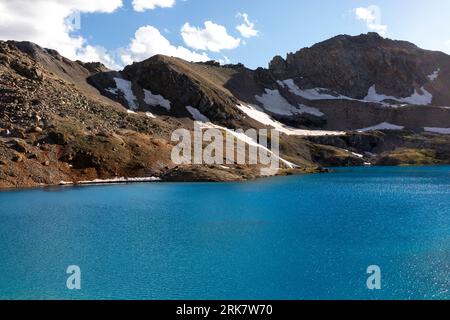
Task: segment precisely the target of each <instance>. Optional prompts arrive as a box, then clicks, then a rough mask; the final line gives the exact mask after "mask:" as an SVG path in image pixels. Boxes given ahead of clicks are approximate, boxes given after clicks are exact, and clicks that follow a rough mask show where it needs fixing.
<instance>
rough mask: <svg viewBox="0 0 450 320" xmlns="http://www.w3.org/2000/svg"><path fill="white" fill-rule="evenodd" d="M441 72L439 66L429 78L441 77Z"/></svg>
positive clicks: (432, 79) (431, 79)
mask: <svg viewBox="0 0 450 320" xmlns="http://www.w3.org/2000/svg"><path fill="white" fill-rule="evenodd" d="M440 72H441V69H440V68H438V69H437V70H435V71H434V72H433V73H432V74H430V75H429V76H428V80H430V81H434V80H436V79H437V78H438V77H439V73H440Z"/></svg>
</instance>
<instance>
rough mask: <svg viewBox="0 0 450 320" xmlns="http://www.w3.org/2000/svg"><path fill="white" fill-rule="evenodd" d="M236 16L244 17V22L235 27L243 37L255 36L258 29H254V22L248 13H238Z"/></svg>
mask: <svg viewBox="0 0 450 320" xmlns="http://www.w3.org/2000/svg"><path fill="white" fill-rule="evenodd" d="M237 17H239V18H242V19H244V23H243V24H241V25H238V26H237V27H236V29H237V30H238V31H239V32H240V33H241V35H242V36H243V37H244V38H251V37H256V36H257V35H258V34H259V31H258V30H256V29H255V24H254V23H253V22H251V21H250V19H249V18H248V14H246V13H238V14H237Z"/></svg>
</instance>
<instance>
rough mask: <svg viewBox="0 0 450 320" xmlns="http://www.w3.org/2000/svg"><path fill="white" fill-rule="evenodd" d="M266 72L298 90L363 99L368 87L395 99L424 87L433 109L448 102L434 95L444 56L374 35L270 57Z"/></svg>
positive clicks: (446, 70)
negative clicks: (431, 97)
mask: <svg viewBox="0 0 450 320" xmlns="http://www.w3.org/2000/svg"><path fill="white" fill-rule="evenodd" d="M269 70H270V73H271V74H273V75H274V77H275V78H276V79H277V80H284V79H295V82H296V83H297V84H298V85H299V86H300V87H302V88H327V89H330V90H333V91H335V92H337V93H340V94H342V95H345V96H348V97H352V98H356V99H363V98H364V97H366V96H367V94H368V91H369V88H370V87H372V86H374V85H375V87H376V89H377V92H378V93H381V94H385V95H387V96H394V97H397V98H401V97H407V96H411V95H412V94H413V93H414V90H419V89H420V88H422V87H425V88H426V89H427V90H429V91H430V92H432V93H436V94H437V96H436V97H435V99H434V101H433V103H434V104H435V105H442V104H444V105H448V104H450V100H449V98H450V97H449V96H447V95H446V94H445V93H443V92H438V91H439V89H440V84H445V83H447V84H448V81H449V77H450V57H449V56H448V55H446V54H444V53H442V52H433V51H427V50H422V49H420V48H418V47H417V46H415V45H414V44H412V43H408V42H405V41H394V40H390V39H385V38H382V37H380V36H379V35H378V34H376V33H369V34H367V35H361V36H357V37H351V36H345V35H341V36H337V37H335V38H332V39H330V40H327V41H324V42H321V43H318V44H316V45H314V46H312V47H311V48H305V49H302V50H300V51H298V52H296V53H291V54H288V55H287V58H286V59H283V58H281V57H276V58H275V59H273V60H272V62H271V63H270V65H269ZM434 76H436V78H435V79H434V80H433V81H430V77H431V78H433V77H434Z"/></svg>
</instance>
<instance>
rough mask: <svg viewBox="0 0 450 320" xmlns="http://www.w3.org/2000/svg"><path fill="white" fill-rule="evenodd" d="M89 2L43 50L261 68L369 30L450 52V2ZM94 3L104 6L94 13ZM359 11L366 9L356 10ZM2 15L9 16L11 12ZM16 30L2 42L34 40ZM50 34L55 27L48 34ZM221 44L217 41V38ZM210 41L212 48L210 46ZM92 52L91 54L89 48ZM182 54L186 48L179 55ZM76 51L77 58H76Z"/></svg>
mask: <svg viewBox="0 0 450 320" xmlns="http://www.w3.org/2000/svg"><path fill="white" fill-rule="evenodd" d="M17 1H18V2H23V3H24V5H25V4H26V3H27V1H28V3H29V4H30V5H34V3H39V2H45V1H49V2H52V1H55V0H33V1H34V2H33V1H32V0H17ZM85 1H87V0H71V2H73V3H75V4H73V5H72V7H70V8H65V9H67V10H65V9H62V8H59V9H60V10H61V13H60V15H67V12H75V11H77V12H81V25H80V27H81V28H80V29H78V30H70V31H67V33H68V35H69V37H70V39H69V40H71V42H70V43H69V42H68V40H67V39H63V35H53V34H52V33H51V32H50V31H49V36H48V37H53V36H54V37H58V38H57V39H55V40H54V41H53V42H51V41H46V39H47V38H45V37H43V36H42V37H41V39H39V37H37V38H38V39H39V41H40V42H48V43H45V44H43V45H46V46H50V47H51V46H52V44H54V46H56V48H55V49H59V48H58V46H60V47H61V48H60V51H63V54H64V52H65V51H66V50H67V55H68V56H69V57H70V58H72V56H73V55H77V56H78V57H81V58H84V60H89V59H93V58H99V59H102V58H103V57H105V56H107V57H108V59H110V60H107V61H108V62H110V64H111V61H115V63H117V65H121V64H123V63H124V62H127V61H128V62H130V61H132V60H141V59H144V58H146V55H151V54H154V53H159V52H157V51H158V50H159V49H160V48H163V49H161V50H162V51H163V52H162V53H165V54H170V53H173V54H174V55H180V56H181V57H184V58H192V57H193V54H197V55H198V56H195V57H194V58H197V57H199V59H203V60H204V59H206V57H207V58H211V59H216V60H222V61H228V60H229V61H230V62H232V63H237V62H243V63H244V64H246V65H247V66H249V67H252V68H255V67H258V66H267V63H268V62H269V61H270V59H271V58H272V57H273V56H275V55H277V54H279V55H282V56H285V55H286V53H287V52H293V51H297V50H298V49H300V48H302V47H305V46H311V45H313V44H314V43H317V42H319V41H323V40H325V39H328V38H330V37H333V36H335V35H337V34H351V35H356V34H360V33H366V32H368V31H378V32H380V33H382V34H384V35H385V36H386V37H389V38H393V39H401V40H408V41H412V42H414V43H416V44H418V45H419V46H421V47H424V48H426V49H433V50H441V51H446V52H447V53H450V1H448V0H429V1H417V0H413V1H406V0H396V1H392V0H390V1H388V0H379V1H364V0H361V1H359V0H358V1H356V0H340V1H336V0H318V1H301V0H277V1H273V0H187V1H183V0H177V1H174V0H139V1H142V2H146V1H147V2H153V3H155V1H156V3H160V4H162V3H166V5H167V3H169V5H167V6H170V7H164V8H161V7H155V8H153V9H147V10H144V11H142V12H137V11H136V10H135V9H136V7H135V6H134V7H133V5H132V0H123V1H122V0H109V2H108V3H106V2H105V0H89V1H91V4H90V7H88V5H87V4H86V3H85ZM95 2H97V5H96V6H95V7H92V6H93V4H92V3H95ZM171 2H172V3H171ZM173 2H174V3H173ZM2 3H4V4H3V5H4V6H8V2H7V0H0V18H2ZM5 3H6V4H5ZM114 3H115V4H114ZM59 5H60V6H61V4H59ZM373 6H376V7H373ZM357 8H360V10H359V11H357V10H356V9H357ZM374 8H375V9H376V10H375V9H374ZM377 8H379V9H377ZM59 9H58V10H59ZM14 10H15V11H13V10H12V9H10V10H9V15H11V14H14V15H18V14H20V12H19V11H20V10H18V9H17V8H16V9H14ZM36 10H38V9H36ZM18 12H19V13H18ZM57 12H58V11H57ZM238 13H245V14H247V15H248V23H251V24H253V25H252V28H251V29H252V30H253V32H255V33H256V32H257V35H255V33H253V34H252V36H250V37H244V36H243V34H241V33H240V32H239V31H238V30H237V29H236V26H238V25H241V24H243V23H244V18H243V16H242V15H241V16H237V14H238ZM3 14H4V15H6V14H8V8H6V13H5V11H4V13H3ZM26 14H29V13H26V12H25V13H24V15H26ZM36 15H37V14H36ZM25 18H27V17H26V16H25ZM42 19H44V18H42ZM15 20H16V21H18V19H15ZM19 20H20V19H19ZM206 21H211V23H212V24H211V28H209V27H205V25H204V23H205V22H206ZM186 23H188V24H189V25H188V27H187V28H185V31H186V32H189V35H190V40H189V41H188V42H187V41H186V39H185V38H183V36H182V32H181V29H182V27H183V26H185V24H186ZM16 24H17V26H16V27H17V29H19V30H23V29H24V26H23V25H19V23H16ZM55 24H56V21H55ZM146 26H147V27H150V26H151V28H147V29H146V30H142V31H143V32H142V33H141V35H140V36H139V37H135V33H136V31H137V30H139V29H140V28H143V27H146ZM14 27H15V25H14V22H11V23H10V24H7V25H3V26H2V22H1V19H0V29H3V31H1V30H0V38H5V37H6V36H8V35H9V36H10V38H11V35H13V36H14V37H18V38H20V37H21V36H22V37H25V38H27V37H30V36H28V35H27V34H26V33H24V34H21V33H20V32H15V31H14V30H13V29H14ZM50 27H51V24H50V23H49V27H48V28H50ZM222 27H225V28H226V33H224V32H223V31H224V30H223V29H221V30H219V31H220V32H219V31H217V30H218V29H217V28H222ZM8 28H9V29H8ZM40 28H41V29H39V30H38V31H39V32H41V33H42V32H43V33H45V32H46V31H45V29H44V26H43V27H40ZM53 28H55V27H54V26H53ZM10 29H11V30H10ZM5 30H6V31H5ZM41 30H42V31H41ZM8 31H9V32H8ZM38 31H36V33H37V32H38ZM144 31H145V32H144ZM158 32H159V33H160V35H158ZM2 33H3V34H2ZM247 36H248V35H247ZM155 37H156V38H157V39H155ZM214 37H215V38H216V39H211V38H214ZM136 38H138V39H137V40H136ZM74 39H82V43H79V42H78V43H76V42H75V41H74ZM133 39H135V40H136V41H135V42H134V43H135V46H134V47H132V46H131V44H132V43H133ZM17 40H34V39H33V38H31V39H17ZM63 40H64V41H63ZM166 40H167V43H166ZM210 40H211V41H212V43H213V44H211V43H210V42H208V41H210ZM39 41H37V42H39ZM72 42H73V44H72ZM150 42H151V43H153V44H154V45H153V46H152V47H151V48H147V47H145V48H142V46H146V45H147V44H148V43H150ZM59 43H61V44H59ZM168 43H170V44H168ZM70 45H72V46H73V48H72V47H70ZM169 45H170V46H169ZM88 46H90V47H89V48H87V47H88ZM177 47H182V49H180V48H179V49H175V48H177ZM164 48H166V49H164ZM69 49H70V50H72V51H70V52H69ZM141 49H142V50H141ZM138 51H139V52H138ZM71 55H72V56H71ZM200 56H201V57H200ZM194 58H192V59H194Z"/></svg>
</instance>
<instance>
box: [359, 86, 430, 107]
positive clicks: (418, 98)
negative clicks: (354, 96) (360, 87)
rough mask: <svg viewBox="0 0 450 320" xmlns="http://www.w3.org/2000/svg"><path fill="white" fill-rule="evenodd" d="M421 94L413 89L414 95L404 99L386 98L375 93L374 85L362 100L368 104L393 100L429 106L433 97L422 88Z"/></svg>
mask: <svg viewBox="0 0 450 320" xmlns="http://www.w3.org/2000/svg"><path fill="white" fill-rule="evenodd" d="M420 90H421V91H422V94H420V93H418V92H417V90H416V89H414V93H413V94H412V95H411V96H409V97H406V98H396V97H393V96H387V95H385V94H379V93H377V90H376V87H375V85H373V86H371V87H370V88H369V92H368V93H367V96H366V97H365V98H364V100H365V101H368V102H383V101H384V100H394V101H398V102H402V103H407V104H412V105H429V104H431V102H432V101H433V95H432V94H431V93H430V92H428V91H427V90H426V89H425V88H424V87H422V88H421V89H420Z"/></svg>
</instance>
